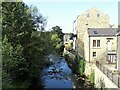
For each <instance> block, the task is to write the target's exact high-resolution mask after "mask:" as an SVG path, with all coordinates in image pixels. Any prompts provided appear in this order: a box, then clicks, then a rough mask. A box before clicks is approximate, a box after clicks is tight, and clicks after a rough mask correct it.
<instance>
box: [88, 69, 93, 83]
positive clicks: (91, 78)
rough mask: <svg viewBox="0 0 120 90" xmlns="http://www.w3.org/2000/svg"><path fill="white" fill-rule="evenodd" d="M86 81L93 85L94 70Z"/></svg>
mask: <svg viewBox="0 0 120 90" xmlns="http://www.w3.org/2000/svg"><path fill="white" fill-rule="evenodd" d="M88 79H89V80H90V81H91V82H92V83H94V70H93V71H92V72H91V74H90V75H89V76H88Z"/></svg>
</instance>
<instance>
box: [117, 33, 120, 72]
mask: <svg viewBox="0 0 120 90" xmlns="http://www.w3.org/2000/svg"><path fill="white" fill-rule="evenodd" d="M117 70H118V71H120V33H118V34H117Z"/></svg>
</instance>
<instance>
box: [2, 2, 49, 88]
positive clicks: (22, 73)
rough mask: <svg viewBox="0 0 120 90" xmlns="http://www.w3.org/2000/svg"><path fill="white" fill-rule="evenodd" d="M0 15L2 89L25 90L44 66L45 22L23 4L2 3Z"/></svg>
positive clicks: (35, 11)
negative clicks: (21, 88) (0, 19)
mask: <svg viewBox="0 0 120 90" xmlns="http://www.w3.org/2000/svg"><path fill="white" fill-rule="evenodd" d="M2 11H3V12H2V16H3V17H2V28H3V31H2V43H3V45H2V57H3V58H2V60H3V66H2V69H3V73H2V74H3V77H2V78H3V82H2V83H3V88H9V87H11V88H13V87H14V88H19V87H22V86H24V85H25V87H27V85H29V83H30V82H31V80H32V78H34V77H39V73H40V72H39V71H40V69H41V68H43V66H44V65H46V63H47V60H45V58H44V57H45V55H47V52H46V51H45V50H46V49H47V48H48V47H47V46H44V43H45V44H46V45H47V42H46V41H47V40H43V39H47V38H44V36H42V35H41V33H42V31H43V30H44V27H45V25H46V19H45V18H44V17H43V16H42V15H41V14H39V12H38V11H37V9H36V8H34V7H28V6H27V5H25V4H24V3H23V2H3V3H2ZM18 17H19V18H18ZM38 30H39V31H38Z"/></svg>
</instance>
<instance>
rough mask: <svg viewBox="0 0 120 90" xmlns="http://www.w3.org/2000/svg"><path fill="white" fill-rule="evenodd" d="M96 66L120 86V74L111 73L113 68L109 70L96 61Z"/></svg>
mask: <svg viewBox="0 0 120 90" xmlns="http://www.w3.org/2000/svg"><path fill="white" fill-rule="evenodd" d="M96 66H97V67H98V68H99V69H100V70H101V71H102V72H103V73H104V74H105V75H106V76H107V77H108V78H109V79H110V80H111V81H112V82H113V83H115V84H116V85H117V86H118V87H119V88H120V77H119V76H120V75H119V74H118V73H113V72H114V70H109V69H107V68H106V67H105V66H103V65H101V64H100V63H99V62H98V61H96Z"/></svg>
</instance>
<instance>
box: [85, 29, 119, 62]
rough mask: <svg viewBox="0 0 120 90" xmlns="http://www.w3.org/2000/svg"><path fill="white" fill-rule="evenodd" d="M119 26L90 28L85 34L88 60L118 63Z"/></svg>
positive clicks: (86, 58) (86, 57)
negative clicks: (117, 35)
mask: <svg viewBox="0 0 120 90" xmlns="http://www.w3.org/2000/svg"><path fill="white" fill-rule="evenodd" d="M117 31H118V29H117V28H90V29H88V30H87V31H86V32H85V34H84V58H85V60H86V61H87V62H94V61H96V60H98V61H100V62H101V63H116V45H117V37H116V34H117Z"/></svg>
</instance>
